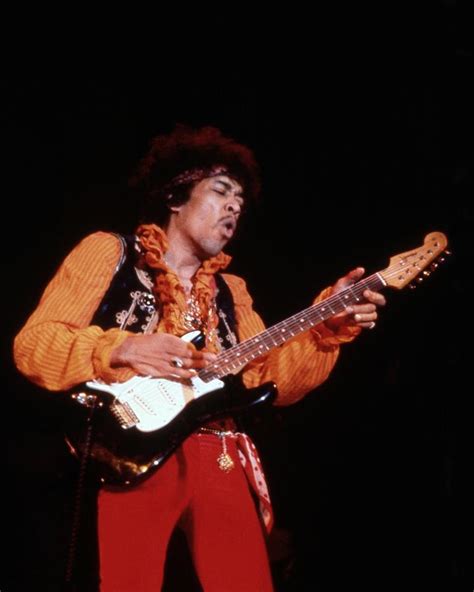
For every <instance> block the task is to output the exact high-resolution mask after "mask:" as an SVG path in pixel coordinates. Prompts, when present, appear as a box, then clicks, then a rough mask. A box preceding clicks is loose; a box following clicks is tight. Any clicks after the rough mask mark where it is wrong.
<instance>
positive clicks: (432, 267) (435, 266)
mask: <svg viewBox="0 0 474 592" xmlns="http://www.w3.org/2000/svg"><path fill="white" fill-rule="evenodd" d="M438 267H439V265H438V264H437V263H432V264H431V265H430V269H431V271H435V270H436V269H437V268H438Z"/></svg>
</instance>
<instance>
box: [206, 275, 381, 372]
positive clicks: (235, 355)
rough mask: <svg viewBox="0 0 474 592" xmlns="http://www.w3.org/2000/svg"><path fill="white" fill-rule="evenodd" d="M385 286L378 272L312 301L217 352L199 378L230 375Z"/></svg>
mask: <svg viewBox="0 0 474 592" xmlns="http://www.w3.org/2000/svg"><path fill="white" fill-rule="evenodd" d="M385 285H386V282H385V281H384V280H383V278H382V276H381V275H380V274H378V273H375V274H373V275H371V276H369V277H367V278H364V279H362V280H360V281H359V282H357V283H356V284H353V285H352V286H350V287H348V288H345V289H344V290H342V291H341V292H338V293H337V294H334V295H332V296H330V297H329V298H326V299H325V300H323V301H321V302H318V303H317V304H313V305H312V306H309V307H308V308H306V309H304V310H302V311H301V312H298V313H297V314H295V315H293V316H292V317H290V318H288V319H286V320H284V321H280V322H279V323H277V324H276V325H273V327H270V328H269V329H265V331H262V332H261V333H258V334H257V335H255V336H254V337H251V338H250V339H246V340H245V341H242V342H241V343H239V344H237V345H234V346H233V347H231V348H230V349H227V350H225V351H223V352H221V353H220V354H219V355H218V356H217V358H216V359H215V360H214V363H213V364H212V365H211V366H208V367H207V368H204V369H203V370H201V371H200V372H199V377H200V378H201V379H202V380H204V381H205V382H209V381H210V380H213V379H214V378H222V377H224V376H227V375H228V374H234V373H235V372H236V371H238V370H240V369H241V368H242V367H243V366H245V365H246V364H248V363H249V362H250V361H252V360H254V359H255V358H258V357H259V356H261V355H262V354H265V353H266V352H268V351H270V350H271V349H273V348H275V347H278V346H279V345H282V344H283V343H285V342H286V341H288V340H289V339H291V338H292V337H295V335H298V334H299V333H302V332H303V331H307V330H308V329H311V327H315V326H316V325H319V324H320V323H322V322H324V321H325V320H327V319H329V318H331V317H333V316H334V315H337V314H339V313H340V312H343V311H344V310H345V309H346V308H347V307H348V306H350V305H351V304H355V303H357V302H359V301H360V300H362V299H363V293H364V291H365V290H367V289H369V290H373V291H377V290H380V289H381V288H383V287H385Z"/></svg>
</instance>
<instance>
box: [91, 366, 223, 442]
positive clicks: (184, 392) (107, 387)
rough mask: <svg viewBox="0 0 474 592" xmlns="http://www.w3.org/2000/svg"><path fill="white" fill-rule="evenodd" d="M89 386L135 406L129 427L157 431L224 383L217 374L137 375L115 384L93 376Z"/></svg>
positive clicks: (129, 407)
mask: <svg viewBox="0 0 474 592" xmlns="http://www.w3.org/2000/svg"><path fill="white" fill-rule="evenodd" d="M87 386H88V387H89V388H92V389H95V390H98V391H103V392H106V393H109V394H111V395H113V396H114V397H115V403H114V404H119V406H120V405H122V406H123V407H124V408H125V410H131V412H132V413H131V414H129V415H130V416H133V420H132V421H131V422H128V424H127V426H126V427H132V426H133V427H136V428H137V429H138V430H140V431H142V432H153V431H154V430H158V429H160V428H162V427H164V426H166V425H167V424H168V423H170V422H171V421H172V420H173V419H174V418H175V417H176V416H177V415H178V413H180V412H181V411H182V410H183V409H184V408H185V407H186V405H188V404H189V403H190V402H191V401H193V400H194V399H197V398H198V397H202V396H203V395H206V394H207V393H210V392H213V391H216V390H218V389H221V388H222V387H223V386H224V383H223V382H222V380H219V379H217V378H215V379H214V380H211V381H210V382H204V381H203V380H201V379H200V378H199V377H198V376H194V377H193V378H191V379H190V380H188V381H186V382H180V381H179V380H167V379H165V378H150V377H149V376H134V377H133V378H131V379H130V380H127V381H126V382H115V383H112V384H106V383H103V382H100V381H97V380H91V381H89V382H87Z"/></svg>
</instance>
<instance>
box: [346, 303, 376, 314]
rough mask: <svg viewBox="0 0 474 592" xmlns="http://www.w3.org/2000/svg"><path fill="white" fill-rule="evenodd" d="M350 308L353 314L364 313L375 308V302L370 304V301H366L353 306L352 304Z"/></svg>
mask: <svg viewBox="0 0 474 592" xmlns="http://www.w3.org/2000/svg"><path fill="white" fill-rule="evenodd" d="M351 308H352V312H353V313H354V314H365V313H369V312H374V311H376V310H377V307H376V306H375V304H372V303H371V302H368V303H366V304H357V305H355V306H352V307H351Z"/></svg>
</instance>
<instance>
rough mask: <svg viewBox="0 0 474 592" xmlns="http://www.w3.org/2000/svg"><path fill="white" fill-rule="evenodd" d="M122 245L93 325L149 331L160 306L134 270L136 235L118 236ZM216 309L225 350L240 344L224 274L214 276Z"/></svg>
mask: <svg viewBox="0 0 474 592" xmlns="http://www.w3.org/2000/svg"><path fill="white" fill-rule="evenodd" d="M117 237H118V238H119V239H120V241H121V243H122V255H121V257H120V260H119V262H118V264H117V268H116V270H115V274H114V276H113V278H112V281H111V283H110V285H109V287H108V289H107V292H106V293H105V295H104V297H103V298H102V301H101V303H100V304H99V306H98V308H97V310H96V312H95V313H94V316H93V318H92V321H91V324H92V325H98V326H99V327H101V328H102V329H104V330H106V329H112V328H119V327H121V328H123V329H124V330H125V329H126V330H127V331H131V332H132V333H142V332H144V331H145V330H146V328H147V326H148V325H149V323H150V321H151V320H152V317H153V314H154V313H155V312H156V311H157V310H158V303H157V302H156V301H155V297H154V295H153V293H152V291H151V288H150V287H147V286H146V285H144V283H142V282H141V281H140V279H139V278H138V275H137V270H136V268H135V264H136V259H137V251H136V249H135V244H136V237H135V236H130V235H127V236H122V235H117ZM214 278H215V281H216V286H217V294H216V306H217V312H218V316H219V324H218V327H217V332H218V336H219V341H220V342H221V346H222V348H223V349H227V348H228V347H230V346H231V345H233V344H234V343H236V341H237V332H236V321H235V312H234V300H233V297H232V293H231V291H230V288H229V286H228V285H227V283H226V282H225V280H224V278H223V277H222V275H221V274H219V273H216V274H215V276H214Z"/></svg>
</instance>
